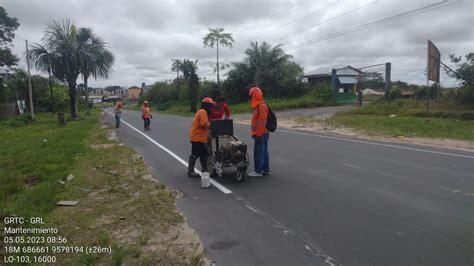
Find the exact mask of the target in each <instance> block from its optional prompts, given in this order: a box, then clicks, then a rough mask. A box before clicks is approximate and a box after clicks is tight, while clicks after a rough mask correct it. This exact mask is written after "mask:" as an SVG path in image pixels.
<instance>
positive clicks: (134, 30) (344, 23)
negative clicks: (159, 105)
mask: <svg viewBox="0 0 474 266" xmlns="http://www.w3.org/2000/svg"><path fill="white" fill-rule="evenodd" d="M443 2H444V3H443ZM0 3H1V5H2V6H4V7H5V9H6V10H7V12H8V14H9V15H10V16H14V17H17V18H18V21H19V23H20V27H19V28H18V30H17V31H16V33H17V37H16V38H15V41H14V47H13V51H14V52H15V53H16V54H17V55H23V54H24V49H25V41H24V39H28V41H29V42H30V43H35V42H40V41H41V37H42V36H43V32H44V30H45V28H46V27H47V25H48V23H49V22H51V20H60V19H62V18H65V17H68V18H71V19H72V20H73V21H74V22H75V24H76V25H77V26H79V27H90V28H92V29H93V30H94V32H95V33H96V34H98V35H99V36H101V37H102V38H103V39H104V40H105V41H106V42H107V45H108V46H109V48H110V50H111V51H112V52H113V53H114V55H115V57H116V62H115V65H114V72H113V74H112V76H111V77H110V78H109V79H108V80H97V81H94V80H91V81H90V82H89V84H90V86H92V87H98V86H107V85H120V86H131V85H140V84H141V83H142V82H145V83H146V84H152V83H154V82H155V81H162V80H165V79H172V78H174V77H175V75H176V74H175V73H173V72H171V59H173V58H180V59H182V58H188V59H192V60H195V59H198V60H199V69H198V74H199V75H200V76H201V77H206V78H207V79H215V74H214V73H213V72H212V69H211V63H213V62H215V60H216V59H215V49H211V48H208V47H203V44H202V38H203V37H204V36H205V34H206V33H207V32H208V28H209V27H211V28H214V27H223V28H225V30H226V32H230V33H232V34H233V37H234V39H235V47H234V48H233V49H229V48H227V49H226V48H223V49H221V50H220V51H221V53H220V58H221V59H222V60H223V61H224V62H226V63H230V62H238V61H240V60H242V59H243V58H244V51H245V49H247V48H248V47H249V45H250V42H251V41H258V42H259V43H261V42H263V41H267V42H269V43H270V44H272V45H276V44H279V43H281V44H283V46H282V48H283V50H285V52H286V53H288V54H291V55H292V56H293V60H294V61H295V62H297V63H299V64H301V65H302V66H303V67H304V70H305V73H308V72H311V71H314V70H316V69H320V68H338V67H342V66H346V65H351V66H354V67H364V66H367V65H372V64H379V63H384V62H392V80H402V81H407V82H410V83H417V84H425V83H426V77H425V76H424V72H425V68H426V40H427V39H430V40H432V41H433V42H434V43H435V45H437V47H438V48H439V50H440V51H441V55H442V61H444V62H446V63H450V62H449V59H448V55H449V54H453V53H454V54H457V55H465V54H467V53H469V52H474V27H473V25H474V15H473V14H474V0H463V1H442V0H438V1H436V0H430V1H428V0H424V1H415V0H378V1H374V0H354V1H348V0H322V1H318V0H302V1H299V0H163V1H158V0H134V1H130V0H0ZM450 3H451V4H450ZM427 6H431V7H432V8H438V7H439V8H438V9H433V10H429V9H422V8H424V7H427ZM420 8H421V10H422V11H426V12H424V13H419V14H416V15H414V16H411V17H406V18H402V19H400V20H396V21H389V22H388V23H384V24H378V23H375V25H374V26H372V27H367V28H363V27H362V30H360V31H354V32H351V33H348V34H343V35H341V36H336V37H334V38H329V39H326V40H324V39H325V37H327V36H334V34H337V33H344V32H347V31H346V30H348V29H351V28H353V29H358V28H356V27H357V26H361V25H364V24H367V23H370V22H374V21H378V20H380V19H385V18H389V17H392V16H394V15H398V14H401V13H406V12H409V11H412V10H415V9H420ZM321 39H323V40H321ZM318 40H319V41H318ZM311 41H315V42H313V43H311ZM304 44H307V45H305V46H301V45H304ZM21 66H25V63H24V62H22V63H21ZM366 70H367V71H380V72H383V68H382V67H378V68H369V69H366ZM225 72H226V71H224V75H225ZM224 78H225V77H221V79H224ZM454 84H455V82H454V81H453V80H452V79H448V78H447V77H446V75H444V76H442V78H441V85H444V86H453V85H454Z"/></svg>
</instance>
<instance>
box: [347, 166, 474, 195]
mask: <svg viewBox="0 0 474 266" xmlns="http://www.w3.org/2000/svg"><path fill="white" fill-rule="evenodd" d="M342 165H343V166H345V167H350V168H355V169H359V170H363V171H366V172H372V173H374V174H378V175H384V176H388V177H393V178H396V179H399V180H404V181H410V182H415V183H418V184H421V185H424V186H427V187H431V188H435V189H440V190H444V191H448V192H451V193H454V194H462V195H465V196H469V197H474V193H471V192H466V191H462V190H459V189H453V188H450V187H445V186H438V185H433V184H430V183H426V182H423V181H419V180H415V179H411V178H407V177H402V176H398V175H392V174H389V173H384V172H379V171H375V170H371V169H368V168H364V167H359V166H356V165H352V164H347V163H342Z"/></svg>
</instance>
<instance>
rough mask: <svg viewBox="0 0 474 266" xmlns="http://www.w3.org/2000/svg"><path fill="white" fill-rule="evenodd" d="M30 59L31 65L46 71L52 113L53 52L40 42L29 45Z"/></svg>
mask: <svg viewBox="0 0 474 266" xmlns="http://www.w3.org/2000/svg"><path fill="white" fill-rule="evenodd" d="M29 57H30V60H31V61H33V66H34V67H35V68H36V69H38V70H40V71H44V72H48V80H49V90H50V94H51V103H50V105H51V106H50V108H51V112H53V113H54V100H53V79H52V72H53V70H52V62H54V54H53V53H51V52H50V51H49V50H48V49H47V48H46V47H44V46H43V45H41V44H37V43H35V44H33V45H30V51H29Z"/></svg>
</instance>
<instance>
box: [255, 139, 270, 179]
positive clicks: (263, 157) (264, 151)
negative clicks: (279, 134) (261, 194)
mask: <svg viewBox="0 0 474 266" xmlns="http://www.w3.org/2000/svg"><path fill="white" fill-rule="evenodd" d="M269 138H270V133H266V134H265V135H263V136H262V137H260V139H257V138H254V139H253V140H254V148H253V159H254V166H255V172H257V173H260V174H261V173H263V172H270V160H269V154H268V139H269Z"/></svg>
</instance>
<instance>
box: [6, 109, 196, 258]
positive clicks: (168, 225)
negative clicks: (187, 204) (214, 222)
mask: <svg viewBox="0 0 474 266" xmlns="http://www.w3.org/2000/svg"><path fill="white" fill-rule="evenodd" d="M56 124H57V122H56V120H55V119H54V117H52V116H51V115H46V114H40V115H38V117H37V121H36V122H34V123H31V124H24V125H22V126H16V127H12V126H11V125H8V126H7V125H0V127H1V132H2V133H1V138H0V141H1V142H0V144H1V146H2V149H1V150H0V180H1V184H0V192H1V197H2V201H1V204H2V205H1V207H2V209H1V211H2V213H1V216H2V221H3V217H7V216H11V215H12V214H15V215H16V216H20V217H25V218H29V217H35V216H37V217H42V218H43V220H44V221H45V224H44V225H43V227H45V228H51V227H52V228H56V229H58V231H59V233H58V234H57V235H51V234H48V235H44V234H43V235H39V234H38V235H37V236H44V237H48V236H55V237H59V236H60V237H65V238H66V239H67V244H61V245H60V244H58V243H56V244H53V243H43V244H35V245H34V246H43V247H48V248H49V252H47V253H24V252H22V255H28V256H30V257H31V256H33V255H48V256H55V258H56V259H57V261H56V263H57V264H60V265H64V264H71V263H72V264H86V265H90V264H100V265H121V264H129V265H131V264H133V265H135V264H136V265H190V264H191V265H201V264H203V263H204V255H203V250H202V247H201V245H200V242H199V239H198V238H197V236H196V235H195V234H194V233H193V232H192V231H191V230H190V229H189V228H187V226H186V224H185V223H184V217H183V216H182V215H181V214H180V213H179V212H178V211H177V209H176V206H175V195H174V194H176V193H174V192H173V191H171V190H169V189H167V188H166V187H164V186H163V185H161V184H159V183H157V182H156V181H154V180H153V179H152V178H151V176H150V175H149V171H148V169H147V168H146V166H145V164H144V162H143V160H141V158H140V157H139V156H138V155H137V154H136V153H135V152H134V151H133V150H132V149H130V148H127V147H124V146H123V145H122V144H121V143H119V142H118V141H117V140H116V139H114V138H111V137H110V134H111V132H113V131H112V129H111V128H104V126H103V125H101V124H100V123H99V112H98V111H95V112H93V114H92V115H90V116H85V117H83V119H81V120H78V121H73V122H69V123H68V125H67V126H65V127H58V126H57V125H56ZM112 135H113V134H112ZM45 140H46V141H45ZM68 175H72V176H74V178H73V179H72V180H70V181H67V180H66V176H68ZM59 200H76V201H79V204H78V205H76V206H74V207H57V206H56V202H57V201H59ZM2 226H6V224H2ZM23 226H24V227H28V226H31V225H26V224H25V225H23ZM1 234H2V235H1V237H2V239H4V238H3V237H4V235H3V234H4V231H3V230H2V232H1ZM9 236H12V235H10V234H9ZM13 236H14V237H18V236H24V237H28V236H31V235H21V234H16V235H13ZM2 243H3V241H2ZM9 245H10V246H12V245H13V244H9ZM17 246H22V247H23V246H31V245H30V244H26V243H23V244H18V245H17ZM58 246H69V247H83V248H86V247H95V252H89V253H88V254H86V253H87V252H85V250H84V251H83V252H72V253H62V254H59V253H53V252H52V250H53V248H55V247H58ZM104 247H105V248H111V252H110V253H108V252H106V250H105V249H103V248H104ZM56 249H57V248H56ZM0 253H2V254H0V255H2V256H5V255H11V254H5V250H4V248H3V247H2V249H1V251H0ZM2 261H3V258H2Z"/></svg>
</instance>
